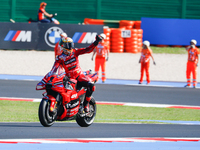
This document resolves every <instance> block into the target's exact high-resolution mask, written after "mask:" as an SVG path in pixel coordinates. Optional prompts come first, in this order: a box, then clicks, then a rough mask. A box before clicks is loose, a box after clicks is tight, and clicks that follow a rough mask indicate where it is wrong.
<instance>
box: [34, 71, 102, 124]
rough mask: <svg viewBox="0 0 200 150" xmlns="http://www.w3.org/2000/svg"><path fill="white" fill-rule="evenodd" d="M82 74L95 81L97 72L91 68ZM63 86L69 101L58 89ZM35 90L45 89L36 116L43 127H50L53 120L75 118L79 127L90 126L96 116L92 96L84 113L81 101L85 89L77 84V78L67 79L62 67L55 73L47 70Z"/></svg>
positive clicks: (83, 98) (82, 100) (83, 97)
mask: <svg viewBox="0 0 200 150" xmlns="http://www.w3.org/2000/svg"><path fill="white" fill-rule="evenodd" d="M84 74H85V75H86V76H87V77H89V78H90V79H91V81H92V82H94V83H95V82H96V81H97V79H98V77H97V74H96V73H95V74H92V73H91V70H88V71H86V72H84ZM63 86H64V87H65V89H66V91H67V92H68V93H67V94H69V95H70V96H69V98H70V102H69V103H66V102H65V101H64V100H63V98H62V96H61V94H60V93H59V89H61V88H63ZM36 90H46V91H45V92H44V93H43V98H42V100H41V102H40V105H39V111H38V116H39V120H40V123H41V124H42V125H43V126H44V127H50V126H52V125H53V124H54V122H55V121H67V120H76V122H77V124H78V125H79V126H81V127H88V126H90V125H91V124H92V123H93V121H94V119H95V116H96V111H97V108H96V102H95V99H94V97H92V98H91V100H90V102H89V112H88V113H85V112H84V109H83V102H84V100H85V94H86V91H87V89H86V88H85V87H81V86H80V85H79V84H77V80H75V79H69V78H67V77H66V73H65V71H64V69H63V68H62V67H59V68H58V70H57V72H56V73H52V72H49V73H48V74H47V75H46V76H45V77H44V78H43V79H42V80H41V81H40V82H39V83H38V84H37V86H36Z"/></svg>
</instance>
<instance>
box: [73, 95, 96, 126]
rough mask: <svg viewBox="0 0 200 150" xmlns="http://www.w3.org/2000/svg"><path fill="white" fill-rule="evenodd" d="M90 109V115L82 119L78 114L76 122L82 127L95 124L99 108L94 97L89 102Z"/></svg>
mask: <svg viewBox="0 0 200 150" xmlns="http://www.w3.org/2000/svg"><path fill="white" fill-rule="evenodd" d="M89 108H90V110H89V113H87V114H86V115H85V116H83V117H82V115H81V114H77V116H76V122H77V124H78V125H79V126H81V127H88V126H90V125H91V124H92V123H93V122H94V119H95V116H96V111H97V107H96V102H95V99H94V98H93V97H92V98H91V100H90V102H89Z"/></svg>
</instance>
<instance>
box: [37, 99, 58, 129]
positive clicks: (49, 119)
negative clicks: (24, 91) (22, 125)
mask: <svg viewBox="0 0 200 150" xmlns="http://www.w3.org/2000/svg"><path fill="white" fill-rule="evenodd" d="M49 108H50V101H48V100H44V99H43V100H42V101H41V102H40V106H39V111H38V116H39V120H40V123H41V124H42V125H43V126H44V127H50V126H52V125H53V124H54V122H55V120H56V117H57V112H56V113H52V112H50V109H49Z"/></svg>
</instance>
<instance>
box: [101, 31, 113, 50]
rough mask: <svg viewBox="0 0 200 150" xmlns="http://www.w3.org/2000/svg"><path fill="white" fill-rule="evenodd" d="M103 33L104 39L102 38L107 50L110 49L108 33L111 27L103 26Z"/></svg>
mask: <svg viewBox="0 0 200 150" xmlns="http://www.w3.org/2000/svg"><path fill="white" fill-rule="evenodd" d="M103 32H104V34H105V35H106V39H104V42H105V43H106V44H107V46H108V50H109V51H110V41H111V40H110V34H111V29H110V28H104V29H103Z"/></svg>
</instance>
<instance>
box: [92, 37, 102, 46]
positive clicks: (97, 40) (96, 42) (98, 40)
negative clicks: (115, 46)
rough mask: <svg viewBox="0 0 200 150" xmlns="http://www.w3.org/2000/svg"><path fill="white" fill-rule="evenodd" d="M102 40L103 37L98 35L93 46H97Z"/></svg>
mask: <svg viewBox="0 0 200 150" xmlns="http://www.w3.org/2000/svg"><path fill="white" fill-rule="evenodd" d="M102 39H103V37H101V36H100V35H96V41H94V43H93V44H94V45H95V46H97V45H98V44H99V42H100V41H101V40H102Z"/></svg>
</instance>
